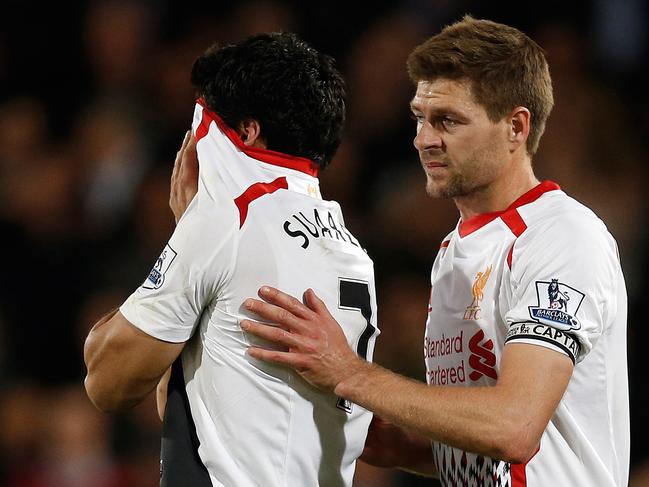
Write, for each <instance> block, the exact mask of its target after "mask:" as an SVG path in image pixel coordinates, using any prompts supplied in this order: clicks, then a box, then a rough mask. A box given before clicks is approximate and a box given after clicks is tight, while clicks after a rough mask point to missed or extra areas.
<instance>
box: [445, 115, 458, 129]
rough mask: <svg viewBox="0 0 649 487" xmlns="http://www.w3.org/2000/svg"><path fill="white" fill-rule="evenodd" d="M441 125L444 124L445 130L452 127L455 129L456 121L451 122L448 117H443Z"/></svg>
mask: <svg viewBox="0 0 649 487" xmlns="http://www.w3.org/2000/svg"><path fill="white" fill-rule="evenodd" d="M442 123H443V124H444V126H445V127H446V128H452V127H455V126H456V125H457V121H456V120H453V119H452V118H449V117H444V118H443V119H442Z"/></svg>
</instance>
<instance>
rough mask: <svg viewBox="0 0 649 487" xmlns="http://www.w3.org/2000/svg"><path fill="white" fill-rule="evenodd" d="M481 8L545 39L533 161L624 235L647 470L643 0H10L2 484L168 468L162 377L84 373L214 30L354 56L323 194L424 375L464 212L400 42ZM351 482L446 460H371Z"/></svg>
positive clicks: (2, 80)
mask: <svg viewBox="0 0 649 487" xmlns="http://www.w3.org/2000/svg"><path fill="white" fill-rule="evenodd" d="M63 4H65V6H62V5H63ZM465 13H472V14H473V15H474V16H476V17H481V18H489V19H492V20H495V21H500V22H505V23H510V24H511V25H514V26H516V27H518V28H521V29H523V30H524V31H525V32H527V33H528V34H529V35H530V36H531V37H533V38H534V39H535V40H536V41H538V42H539V43H540V44H541V46H543V47H544V48H545V49H546V51H547V55H548V59H549V62H550V67H551V72H552V77H553V80H554V87H555V98H556V104H555V109H554V111H553V113H552V115H551V117H550V120H549V123H548V127H547V130H546V133H545V136H544V137H543V139H542V140H541V148H540V150H539V153H538V155H537V156H536V157H535V160H534V164H535V167H536V171H537V174H538V175H539V177H541V178H549V179H553V180H555V181H557V182H558V183H559V184H560V185H561V186H562V188H563V189H564V190H566V191H567V192H568V193H569V194H571V195H573V196H575V197H576V198H578V199H579V200H581V201H582V202H584V203H585V204H587V205H588V206H590V207H591V208H592V209H593V210H595V212H596V213H598V214H599V215H600V217H602V219H603V220H604V221H605V222H606V224H607V225H608V227H609V229H610V230H611V232H612V233H613V235H614V236H615V237H616V238H617V241H618V243H619V245H620V254H621V257H622V263H623V267H624V270H625V273H626V278H627V285H628V292H629V364H630V379H631V401H632V402H631V406H632V411H631V413H632V441H633V445H632V482H631V485H632V486H636V487H638V486H647V485H649V444H648V443H647V441H645V440H646V438H647V430H648V428H649V414H648V413H649V404H648V403H649V400H648V395H647V393H646V390H645V387H646V384H647V381H646V374H647V371H648V369H647V367H646V366H645V361H646V360H647V358H646V355H645V358H644V359H643V358H642V355H643V350H644V348H645V344H646V343H647V341H648V340H649V334H648V332H647V326H646V319H645V313H647V311H646V308H645V307H644V305H643V304H642V303H643V302H645V303H646V299H645V298H643V291H642V290H643V289H645V288H646V287H647V286H648V285H649V278H648V277H647V276H648V275H649V262H648V261H647V258H646V255H647V247H648V246H649V239H648V237H649V235H648V232H647V226H648V224H649V215H647V212H646V210H647V207H648V205H647V203H648V202H649V196H648V191H647V189H646V188H647V187H648V186H647V183H648V174H647V152H648V150H649V142H648V141H649V97H648V95H647V89H646V86H647V81H648V70H647V54H648V52H647V46H648V44H649V40H648V38H647V36H648V35H649V34H648V32H649V25H648V24H649V14H648V12H647V5H646V3H645V2H643V1H642V0H616V1H610V0H590V1H573V2H565V1H562V2H560V1H556V0H546V1H544V2H535V3H527V4H525V5H524V6H523V5H522V4H521V3H520V2H513V1H505V2H498V1H492V2H479V1H477V0H475V1H470V0H457V1H450V0H447V1H443V0H437V1H424V0H402V1H400V2H396V1H393V2H388V1H381V0H377V1H373V2H371V3H369V2H367V3H363V2H349V1H346V2H343V1H340V0H329V1H322V0H319V1H314V2H300V1H298V0H293V1H280V0H276V1H270V0H265V1H264V0H257V1H250V0H248V1H233V0H229V1H218V0H213V1H211V2H202V1H199V2H179V1H171V0H168V1H148V2H146V1H125V0H124V1H104V0H100V1H78V0H77V1H67V2H48V3H44V2H42V3H39V2H25V1H20V0H2V2H0V232H1V236H2V238H1V239H0V242H1V244H0V245H1V247H0V486H9V487H55V486H56V487H81V486H83V487H87V486H93V487H131V486H133V487H135V486H137V487H146V486H154V485H157V483H158V450H159V434H160V424H159V421H158V419H157V417H156V413H155V406H154V402H153V398H150V400H147V401H146V402H145V403H144V404H142V405H141V406H139V407H137V408H136V409H134V410H133V411H131V412H129V413H125V414H121V415H113V416H107V415H103V414H101V413H99V412H96V411H95V410H94V409H93V407H92V406H91V405H90V403H89V401H88V400H87V398H86V396H85V393H84V391H83V386H82V381H83V377H84V372H85V370H84V366H83V360H82V346H83V340H84V338H85V335H86V334H87V332H88V330H89V328H90V327H91V326H92V324H93V323H94V322H95V321H96V319H97V318H98V317H99V316H100V315H101V314H103V313H105V312H106V311H108V310H109V309H111V308H112V307H115V306H116V305H118V304H120V303H121V302H122V301H123V300H124V299H125V298H126V297H127V296H128V295H129V294H130V293H131V292H132V290H133V289H134V288H135V287H136V286H138V285H139V284H140V283H141V281H143V279H144V277H145V276H146V275H147V272H148V270H149V268H150V266H151V264H152V263H153V261H154V260H155V258H156V257H157V256H158V254H159V252H160V250H161V249H162V247H163V246H164V244H165V242H166V240H167V238H168V237H169V235H170V234H171V232H172V230H173V227H174V224H173V217H172V214H171V212H170V210H169V209H168V207H167V201H168V182H169V177H170V174H171V168H172V165H173V160H174V157H175V153H176V151H177V150H178V148H179V147H180V143H181V141H182V137H183V135H184V132H185V131H186V130H187V129H188V128H189V124H190V120H191V115H192V112H193V92H192V88H191V85H190V83H189V71H190V68H191V65H192V62H193V60H194V58H195V57H196V56H197V55H199V54H200V53H201V52H202V51H203V50H204V49H205V48H206V47H207V46H209V45H210V44H211V43H212V42H214V41H219V42H232V41H238V40H240V39H242V38H243V37H245V36H247V35H249V34H253V33H256V32H262V31H273V30H286V31H295V32H297V33H299V34H300V35H301V36H302V37H303V38H305V39H306V40H308V41H309V42H310V43H311V44H313V45H314V46H315V47H316V48H318V49H320V50H322V51H324V52H326V53H328V54H331V55H333V56H334V57H335V58H336V59H337V60H338V63H339V66H340V68H341V70H342V71H343V73H344V74H345V77H346V80H347V83H348V122H347V127H346V133H345V138H344V143H343V145H342V147H341V149H340V151H339V153H338V155H337V157H336V158H335V160H334V163H333V164H332V166H331V167H330V168H329V169H328V170H327V171H325V172H324V173H323V175H322V190H323V194H324V196H325V198H327V199H336V200H338V201H340V202H341V204H342V207H343V209H344V211H345V216H346V223H347V226H348V227H349V228H350V229H351V230H352V231H353V232H354V233H355V234H356V236H357V237H359V239H360V240H361V242H362V243H363V244H364V245H365V247H366V248H367V249H368V252H369V254H370V255H371V256H372V257H373V258H374V260H375V263H376V273H377V287H378V291H379V297H378V301H379V322H380V324H381V327H382V330H383V334H382V336H381V338H380V339H379V341H378V344H377V351H376V355H375V359H376V360H377V361H378V362H379V363H381V364H383V365H385V366H387V367H389V368H391V369H394V370H396V371H399V372H401V373H404V374H407V375H409V376H412V377H415V378H418V379H422V380H423V378H424V375H423V359H422V353H421V340H422V337H423V330H424V321H425V314H426V305H427V301H428V293H429V273H430V266H431V264H432V261H433V259H434V257H435V253H436V250H437V248H438V247H439V242H440V241H441V239H442V238H443V237H444V236H445V235H446V234H447V233H448V232H449V231H450V230H451V229H452V228H453V226H454V225H455V223H456V221H457V218H458V214H457V211H456V210H455V208H454V207H453V205H452V203H449V202H444V201H434V200H431V199H429V198H428V197H427V196H426V194H425V191H424V181H425V179H424V175H423V174H422V171H421V168H420V166H419V164H418V159H417V155H416V152H415V150H414V149H413V147H412V144H411V142H412V138H413V136H414V126H413V123H412V122H411V121H410V119H409V111H408V101H409V99H410V97H411V96H412V94H413V86H412V85H411V83H410V81H409V80H408V78H407V75H406V70H405V59H406V56H407V54H408V52H409V51H410V50H411V49H412V47H413V46H415V45H416V44H417V43H419V42H421V41H422V40H424V39H425V38H426V37H428V36H430V35H432V34H434V33H436V32H437V31H439V29H440V28H441V27H442V26H444V25H446V24H448V23H450V22H453V21H455V20H458V19H460V18H461V17H462V16H463V15H464V14H465ZM355 485H356V486H358V487H383V486H395V487H405V486H424V485H427V486H430V485H435V482H433V481H430V480H423V479H417V478H415V477H413V476H410V475H407V474H405V473H397V472H389V471H382V470H378V469H374V468H370V467H367V466H364V465H362V464H360V465H359V467H358V473H357V479H356V483H355ZM296 487H298V486H296Z"/></svg>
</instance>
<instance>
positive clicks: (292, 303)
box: [258, 286, 313, 318]
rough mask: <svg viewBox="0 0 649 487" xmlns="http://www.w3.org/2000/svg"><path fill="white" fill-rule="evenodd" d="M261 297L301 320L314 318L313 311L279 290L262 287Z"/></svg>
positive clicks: (260, 290)
mask: <svg viewBox="0 0 649 487" xmlns="http://www.w3.org/2000/svg"><path fill="white" fill-rule="evenodd" d="M258 294H259V297H260V298H262V299H263V300H264V301H266V302H267V303H270V304H274V305H275V306H277V307H279V308H282V309H284V310H286V311H288V312H289V313H291V314H292V315H294V316H297V317H300V318H310V317H312V316H313V313H312V312H311V310H310V309H309V308H308V307H307V306H305V305H304V304H303V303H302V302H301V301H300V300H298V299H296V298H294V297H293V296H291V295H290V294H286V293H284V292H282V291H280V290H279V289H275V288H273V287H270V286H262V287H261V288H260V289H259V292H258Z"/></svg>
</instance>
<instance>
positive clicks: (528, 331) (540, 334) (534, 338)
mask: <svg viewBox="0 0 649 487" xmlns="http://www.w3.org/2000/svg"><path fill="white" fill-rule="evenodd" d="M514 342H520V343H530V344H534V343H536V344H539V345H542V346H545V347H547V348H551V349H553V350H556V351H557V352H561V353H563V354H565V355H567V356H568V357H570V360H572V363H573V364H575V363H576V361H577V357H579V350H580V348H581V345H580V344H579V342H578V341H577V339H576V338H575V337H574V336H573V335H571V334H567V333H565V332H563V331H561V330H557V329H556V328H553V327H551V326H548V325H544V324H542V323H535V322H529V321H523V322H518V323H513V324H512V325H511V326H510V327H509V331H508V332H507V337H506V338H505V343H514ZM539 342H542V343H539Z"/></svg>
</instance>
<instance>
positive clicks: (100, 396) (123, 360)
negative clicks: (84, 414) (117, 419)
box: [84, 311, 185, 411]
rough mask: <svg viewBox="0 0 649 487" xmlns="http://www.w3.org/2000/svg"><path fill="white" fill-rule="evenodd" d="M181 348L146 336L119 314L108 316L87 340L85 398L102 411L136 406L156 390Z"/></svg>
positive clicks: (112, 313)
mask: <svg viewBox="0 0 649 487" xmlns="http://www.w3.org/2000/svg"><path fill="white" fill-rule="evenodd" d="M184 345H185V344H184V343H168V342H164V341H162V340H158V339H157V338H154V337H152V336H149V335H147V334H146V333H144V332H143V331H141V330H139V329H138V328H136V327H135V326H133V325H132V324H131V323H130V322H129V321H128V320H127V319H126V318H125V317H124V316H123V315H122V313H120V312H119V311H113V312H111V313H110V314H109V315H107V316H106V317H104V318H102V319H101V320H100V321H99V322H98V323H97V324H96V325H95V326H94V327H93V328H92V330H91V331H90V333H89V334H88V337H87V338H86V343H85V346H84V360H85V362H86V367H87V369H88V373H87V375H86V380H85V386H86V391H87V392H88V397H90V399H91V400H92V402H93V403H94V404H95V406H97V408H99V409H100V410H102V411H117V410H121V409H126V408H129V407H132V406H135V405H136V404H138V403H139V402H140V401H142V400H143V399H144V398H145V397H146V396H147V395H148V394H149V393H150V392H151V391H152V390H153V389H154V388H155V387H156V385H157V384H158V382H159V381H160V379H161V377H162V376H163V374H164V373H165V371H166V370H167V369H168V368H169V367H170V366H171V364H172V363H173V361H174V360H175V359H176V357H178V355H179V354H180V352H181V351H182V349H183V347H184Z"/></svg>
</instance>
